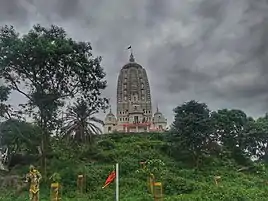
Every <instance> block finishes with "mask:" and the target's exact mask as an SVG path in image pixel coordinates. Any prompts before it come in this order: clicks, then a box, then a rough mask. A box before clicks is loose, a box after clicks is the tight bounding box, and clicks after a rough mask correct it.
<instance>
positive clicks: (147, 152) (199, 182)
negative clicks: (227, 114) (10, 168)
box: [0, 134, 268, 201]
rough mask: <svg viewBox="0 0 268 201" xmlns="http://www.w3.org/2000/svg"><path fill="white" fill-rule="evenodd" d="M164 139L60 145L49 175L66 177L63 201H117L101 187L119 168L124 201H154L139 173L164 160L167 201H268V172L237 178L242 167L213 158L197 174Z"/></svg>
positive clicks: (111, 138)
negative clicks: (81, 182)
mask: <svg viewBox="0 0 268 201" xmlns="http://www.w3.org/2000/svg"><path fill="white" fill-rule="evenodd" d="M163 138H164V135H161V134H146V135H145V134H143V135H141V134H136V135H135V134H134V135H127V134H126V135H122V134H121V135H119V134H115V135H105V136H101V137H99V138H98V140H97V141H98V143H97V145H95V146H93V147H92V148H91V149H87V148H83V147H80V148H79V149H73V148H71V147H70V146H68V145H67V144H57V145H55V147H54V149H55V152H57V151H58V153H56V155H57V158H58V159H57V160H56V159H51V160H50V161H49V168H48V171H49V173H50V174H52V173H53V172H58V173H59V174H60V175H61V177H62V184H63V189H62V196H63V197H62V200H66V201H78V200H80V201H86V200H91V201H99V200H104V201H106V200H114V196H115V184H114V183H113V184H111V185H110V186H109V187H107V188H105V189H102V188H101V187H102V186H103V184H104V182H105V179H106V178H107V176H108V174H109V172H110V171H111V170H112V169H113V167H114V164H115V163H116V162H119V164H120V200H121V201H147V200H148V201H149V200H153V198H152V196H151V195H150V194H149V193H148V187H147V183H146V180H147V178H146V177H145V176H144V175H143V174H141V173H137V170H139V169H140V162H141V161H144V160H147V159H160V160H161V161H163V162H164V163H165V168H164V169H163V171H162V172H161V174H159V177H158V180H159V181H161V182H162V183H163V187H164V198H165V200H167V201H176V200H183V201H188V200H191V201H200V200H205V201H210V200H211V201H218V200H221V201H231V200H232V201H263V200H266V198H267V193H268V188H267V187H268V186H267V184H266V183H265V181H266V180H267V176H268V175H267V172H265V171H264V172H260V173H257V172H256V171H255V172H254V171H252V172H238V171H237V169H238V168H239V166H238V165H237V164H236V163H235V162H234V161H233V160H232V159H226V158H224V159H219V158H208V159H206V161H205V162H204V166H202V167H201V168H200V169H199V170H197V169H194V168H192V167H191V166H190V165H188V164H187V163H186V162H185V161H182V160H178V159H174V158H173V157H172V156H170V155H169V154H168V151H167V144H166V142H165V140H164V139H163ZM63 150H64V151H63ZM82 150H83V151H82ZM178 155H180V153H178ZM78 158H80V159H78ZM20 170H21V169H20ZM81 173H82V174H86V176H87V179H86V188H87V192H86V193H85V194H83V195H78V193H77V192H76V178H77V175H78V174H81ZM160 175H161V177H160ZM215 175H219V176H221V182H220V183H219V185H218V186H216V185H215V183H214V176H215ZM40 197H41V199H40V200H41V201H48V200H49V188H48V185H46V184H43V186H42V189H41V195H40ZM27 199H28V194H27V191H25V192H23V193H22V194H20V195H19V196H18V195H14V194H13V193H12V191H3V192H2V193H1V194H0V201H1V200H3V201H9V200H10V201H11V200H12V201H22V200H27Z"/></svg>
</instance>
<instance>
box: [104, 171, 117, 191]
mask: <svg viewBox="0 0 268 201" xmlns="http://www.w3.org/2000/svg"><path fill="white" fill-rule="evenodd" d="M115 178H116V173H115V171H114V170H113V171H112V172H111V173H110V174H109V176H108V177H107V179H106V181H105V184H104V186H103V187H102V188H105V187H107V186H108V185H109V184H110V183H112V182H113V181H114V180H115Z"/></svg>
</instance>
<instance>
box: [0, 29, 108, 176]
mask: <svg viewBox="0 0 268 201" xmlns="http://www.w3.org/2000/svg"><path fill="white" fill-rule="evenodd" d="M91 51H92V48H91V45H90V43H88V42H77V41H74V40H73V39H72V38H69V37H68V36H67V34H66V32H65V30H64V29H62V28H60V27H58V26H54V25H52V26H51V27H49V28H46V27H42V26H41V25H35V26H33V28H32V29H31V30H30V31H29V32H28V33H27V34H25V35H23V36H20V35H19V33H18V32H16V30H15V29H14V28H13V27H12V26H5V27H3V28H2V29H1V31H0V66H2V68H1V69H0V71H1V72H0V76H1V77H0V78H3V79H4V80H5V81H6V83H7V85H8V87H9V88H10V89H12V90H15V91H17V92H19V93H21V94H23V95H24V96H25V97H26V98H27V99H28V102H27V103H26V104H23V105H22V106H23V107H24V109H25V112H28V113H29V114H30V115H32V116H33V118H34V119H35V120H36V122H37V123H38V126H39V127H40V128H41V129H42V153H43V164H45V158H46V150H47V149H48V148H49V137H50V134H51V133H52V131H53V130H54V129H55V126H56V125H55V124H56V123H57V118H58V115H57V114H58V111H59V109H60V108H61V107H62V106H64V105H65V103H66V101H70V99H72V98H74V97H75V96H81V97H83V98H85V99H86V100H87V101H89V102H97V103H98V104H95V106H96V108H95V109H96V110H98V109H100V108H104V107H106V103H107V100H106V99H105V98H102V97H101V92H102V90H103V89H105V87H106V81H105V80H104V78H105V73H104V71H103V68H102V67H101V65H100V62H101V58H100V57H93V55H92V53H91ZM22 86H23V87H22ZM44 166H45V165H44ZM45 174H46V173H45Z"/></svg>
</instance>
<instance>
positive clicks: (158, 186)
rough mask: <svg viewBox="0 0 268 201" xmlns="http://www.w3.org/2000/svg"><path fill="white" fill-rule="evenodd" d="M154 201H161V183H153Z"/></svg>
mask: <svg viewBox="0 0 268 201" xmlns="http://www.w3.org/2000/svg"><path fill="white" fill-rule="evenodd" d="M154 201H163V188H162V183H161V182H155V183H154Z"/></svg>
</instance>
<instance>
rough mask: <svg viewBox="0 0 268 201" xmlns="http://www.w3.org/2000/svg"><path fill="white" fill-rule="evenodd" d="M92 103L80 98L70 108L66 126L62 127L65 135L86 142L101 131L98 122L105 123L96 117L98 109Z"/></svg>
mask: <svg viewBox="0 0 268 201" xmlns="http://www.w3.org/2000/svg"><path fill="white" fill-rule="evenodd" d="M92 105H93V104H90V103H88V102H87V101H85V100H84V99H80V100H78V101H77V103H75V104H74V105H73V106H71V107H69V108H68V110H67V114H66V118H65V120H66V122H65V126H64V127H63V129H62V130H63V136H64V137H68V138H73V139H74V140H75V141H78V142H84V143H85V142H89V141H91V139H92V136H93V135H95V134H100V133H101V129H100V128H99V127H98V126H97V125H96V124H100V125H101V126H103V124H104V123H103V121H102V120H100V119H98V118H96V117H94V115H95V114H96V113H97V112H98V111H97V110H95V109H94V108H95V107H94V106H93V107H92Z"/></svg>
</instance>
